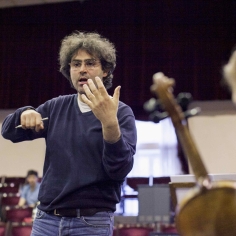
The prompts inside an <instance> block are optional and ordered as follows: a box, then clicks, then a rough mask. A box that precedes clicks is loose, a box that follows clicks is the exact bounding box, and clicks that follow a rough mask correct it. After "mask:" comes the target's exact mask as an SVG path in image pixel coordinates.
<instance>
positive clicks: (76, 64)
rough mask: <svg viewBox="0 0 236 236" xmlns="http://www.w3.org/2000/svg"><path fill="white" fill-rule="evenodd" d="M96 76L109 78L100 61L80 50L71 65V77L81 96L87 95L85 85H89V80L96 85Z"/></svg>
mask: <svg viewBox="0 0 236 236" xmlns="http://www.w3.org/2000/svg"><path fill="white" fill-rule="evenodd" d="M96 76H99V77H100V78H101V79H102V78H103V77H106V76H107V73H106V72H104V71H103V70H102V65H101V62H100V60H99V59H98V58H94V57H93V56H91V55H90V54H88V53H87V52H86V51H84V50H81V49H80V50H78V52H77V53H76V54H75V55H74V56H73V57H72V59H71V63H70V77H71V81H72V84H73V86H74V88H75V89H76V90H77V92H78V93H79V94H85V92H84V89H83V85H84V84H87V80H88V79H92V80H93V82H94V83H95V85H96V82H95V77H96Z"/></svg>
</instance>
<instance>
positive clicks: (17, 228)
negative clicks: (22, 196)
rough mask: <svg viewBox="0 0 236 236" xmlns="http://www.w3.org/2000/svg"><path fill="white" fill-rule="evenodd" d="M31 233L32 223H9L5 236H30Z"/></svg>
mask: <svg viewBox="0 0 236 236" xmlns="http://www.w3.org/2000/svg"><path fill="white" fill-rule="evenodd" d="M31 231H32V223H25V222H9V227H8V228H7V236H30V234H31Z"/></svg>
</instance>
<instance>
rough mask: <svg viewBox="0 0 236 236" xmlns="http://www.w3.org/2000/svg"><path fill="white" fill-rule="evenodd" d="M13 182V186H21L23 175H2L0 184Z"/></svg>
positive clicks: (23, 179)
mask: <svg viewBox="0 0 236 236" xmlns="http://www.w3.org/2000/svg"><path fill="white" fill-rule="evenodd" d="M11 183H13V184H14V185H15V186H21V185H23V184H25V177H14V176H3V177H2V184H11Z"/></svg>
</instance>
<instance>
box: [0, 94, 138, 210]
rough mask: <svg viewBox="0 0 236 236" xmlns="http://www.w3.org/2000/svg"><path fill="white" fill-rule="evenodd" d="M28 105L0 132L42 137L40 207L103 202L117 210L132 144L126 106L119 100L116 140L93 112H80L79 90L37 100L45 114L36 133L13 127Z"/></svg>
mask: <svg viewBox="0 0 236 236" xmlns="http://www.w3.org/2000/svg"><path fill="white" fill-rule="evenodd" d="M27 108H29V107H28V106H27V107H23V108H19V109H17V110H16V111H15V112H14V113H13V114H10V115H9V116H7V117H6V119H5V120H4V122H3V124H2V136H3V137H4V138H6V139H9V140H11V141H12V142H21V141H25V140H33V139H36V138H45V141H46V153H45V162H44V169H43V179H42V183H41V186H40V191H39V201H40V205H39V206H38V207H39V209H41V210H43V211H51V210H53V209H56V208H91V207H106V208H109V209H111V210H112V211H115V209H116V208H115V207H116V204H117V203H118V202H119V201H120V191H121V190H120V188H121V184H122V182H123V181H124V178H125V177H126V176H127V174H128V173H129V172H130V170H131V169H132V167H133V155H134V154H135V148H136V141H137V134H136V127H135V118H134V115H133V112H132V110H131V109H130V107H129V106H127V105H126V104H124V103H122V102H119V108H118V114H117V117H118V121H119V125H120V130H121V138H120V140H119V141H117V142H116V143H114V144H110V143H107V142H106V141H104V139H103V136H102V127H101V122H100V121H99V120H98V119H97V118H96V117H95V116H94V114H93V112H92V111H90V112H86V113H82V112H81V111H80V109H79V107H78V103H77V94H73V95H66V96H59V97H57V98H54V99H51V100H49V101H47V102H46V103H44V104H42V105H40V106H39V107H38V108H37V109H36V111H37V112H39V113H40V114H41V115H42V117H43V118H44V117H48V118H49V119H48V120H46V121H44V130H41V131H40V132H38V133H37V132H35V131H33V130H30V129H28V130H24V129H15V126H17V125H19V124H20V116H21V113H22V112H23V111H24V110H26V109H27ZM35 152H37V150H35Z"/></svg>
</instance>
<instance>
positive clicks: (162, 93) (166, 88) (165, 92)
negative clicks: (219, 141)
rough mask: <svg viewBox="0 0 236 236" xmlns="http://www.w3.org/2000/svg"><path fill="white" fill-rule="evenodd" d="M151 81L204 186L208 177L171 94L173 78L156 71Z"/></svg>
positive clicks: (193, 168)
mask: <svg viewBox="0 0 236 236" xmlns="http://www.w3.org/2000/svg"><path fill="white" fill-rule="evenodd" d="M153 81H154V84H153V85H152V87H151V90H152V91H153V92H155V93H156V95H157V96H158V97H159V99H160V100H161V102H162V105H163V106H164V109H165V110H166V111H167V112H168V115H169V116H170V118H171V120H172V123H173V126H174V128H175V130H176V133H177V136H178V139H179V141H180V144H181V146H182V148H183V151H184V154H185V155H186V157H187V159H188V161H189V163H190V165H191V167H192V170H193V173H194V175H195V178H196V181H197V182H198V183H199V184H200V185H204V186H206V185H207V184H208V183H209V182H210V179H209V176H208V173H207V170H206V168H205V166H204V164H203V161H202V159H201V156H200V154H199V152H198V150H197V147H196V145H195V143H194V141H193V139H192V136H191V135H190V132H189V129H188V127H187V121H186V119H185V117H184V114H183V112H182V109H181V107H180V106H179V105H178V103H177V102H176V100H175V98H174V96H173V93H172V88H173V85H174V80H173V79H169V78H167V77H166V76H164V75H163V74H162V73H157V74H154V76H153Z"/></svg>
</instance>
